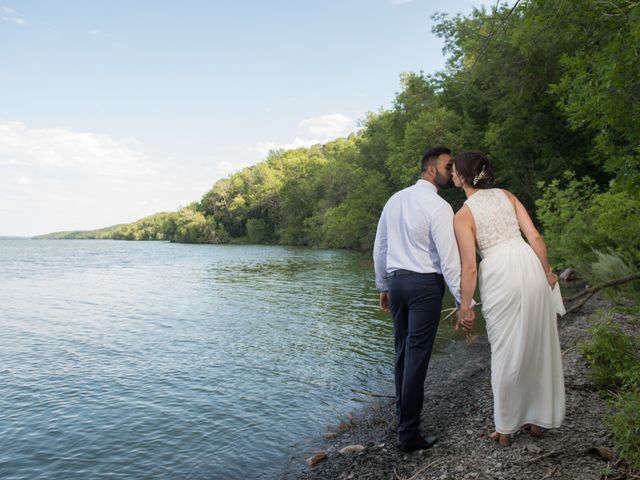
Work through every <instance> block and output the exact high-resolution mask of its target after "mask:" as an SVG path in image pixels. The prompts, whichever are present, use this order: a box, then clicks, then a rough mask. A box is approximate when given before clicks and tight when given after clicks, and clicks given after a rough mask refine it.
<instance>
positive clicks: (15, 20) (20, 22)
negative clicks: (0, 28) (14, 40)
mask: <svg viewBox="0 0 640 480" xmlns="http://www.w3.org/2000/svg"><path fill="white" fill-rule="evenodd" d="M2 20H3V21H5V22H12V23H15V24H18V25H26V23H27V22H25V21H24V18H21V17H2Z"/></svg>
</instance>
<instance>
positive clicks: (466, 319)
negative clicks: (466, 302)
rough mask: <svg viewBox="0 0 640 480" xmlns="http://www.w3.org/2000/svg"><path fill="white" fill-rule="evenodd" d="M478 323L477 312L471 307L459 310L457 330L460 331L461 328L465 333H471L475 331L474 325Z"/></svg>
mask: <svg viewBox="0 0 640 480" xmlns="http://www.w3.org/2000/svg"><path fill="white" fill-rule="evenodd" d="M475 322H476V312H475V310H474V309H473V308H471V307H460V308H459V309H458V321H457V322H456V327H455V328H456V330H460V327H462V329H463V330H464V331H465V332H470V331H471V330H472V329H473V324H474V323H475Z"/></svg>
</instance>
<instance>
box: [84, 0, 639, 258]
mask: <svg viewBox="0 0 640 480" xmlns="http://www.w3.org/2000/svg"><path fill="white" fill-rule="evenodd" d="M434 19H435V20H436V26H435V27H434V29H433V32H434V33H435V34H436V35H437V36H439V37H440V38H441V39H442V40H443V41H444V45H445V47H444V51H443V55H445V57H446V59H447V67H446V68H445V70H444V71H441V72H436V73H430V74H426V73H424V72H410V73H402V74H401V76H400V79H401V87H400V91H399V92H397V93H396V95H395V99H394V102H393V104H392V106H391V107H390V108H388V109H381V110H380V111H378V112H372V113H369V114H368V115H367V116H366V118H363V119H362V121H361V128H360V130H359V131H358V132H357V133H354V134H352V135H350V136H349V137H347V138H340V139H337V140H334V141H332V142H329V143H326V144H322V145H315V146H312V147H310V148H302V149H297V150H287V151H282V150H281V151H271V152H270V153H269V155H268V157H267V158H266V159H265V160H264V161H262V162H260V163H258V164H256V165H254V166H251V167H248V168H245V169H243V170H242V171H239V172H237V173H235V174H233V175H230V176H229V177H228V178H225V179H222V180H219V181H217V182H216V183H215V184H214V185H213V186H212V188H211V189H210V190H209V191H207V192H206V193H205V194H204V195H203V197H202V198H201V199H200V201H197V202H194V203H192V204H191V205H188V206H187V207H184V208H182V209H180V210H178V211H176V212H168V213H158V214H155V215H152V216H150V217H146V218H143V219H141V220H138V221H137V222H134V223H132V224H128V225H122V226H117V227H116V228H111V229H107V230H104V231H102V232H101V233H99V234H96V236H99V237H102V238H104V237H107V238H114V239H126V240H169V241H174V242H188V243H228V242H233V243H258V244H286V245H306V246H311V247H321V248H342V249H356V250H363V251H367V250H369V249H371V247H372V242H373V239H374V236H375V230H376V224H377V220H378V216H379V214H380V211H381V209H382V207H383V205H384V203H385V202H386V200H387V199H388V198H389V196H390V195H391V194H392V193H393V192H395V191H397V190H399V189H402V188H404V187H406V186H408V185H410V184H412V183H414V182H415V181H416V179H417V178H418V176H419V161H420V158H421V156H422V153H423V152H424V150H425V149H426V148H427V147H430V146H447V147H449V148H451V149H452V150H453V152H454V155H455V153H457V152H461V151H464V150H470V149H471V150H480V151H483V152H485V153H486V154H488V156H489V158H490V159H491V161H492V164H493V167H494V170H495V172H496V173H497V179H496V180H497V182H496V185H497V186H499V187H501V188H506V189H509V190H511V191H512V192H514V193H515V194H516V195H517V196H518V197H519V198H520V199H521V200H522V201H523V203H524V204H525V205H526V206H527V208H528V209H529V210H530V212H531V213H532V215H533V217H534V218H535V221H536V222H537V224H538V225H539V226H540V227H541V229H542V230H543V232H544V235H545V238H546V239H547V243H548V244H549V248H550V255H551V260H552V262H553V264H554V266H556V267H562V266H569V265H571V266H574V267H578V268H583V267H584V266H586V265H592V264H594V262H595V263H597V262H598V261H611V258H614V260H613V261H616V262H622V264H624V265H626V266H627V267H628V268H632V267H633V266H635V265H638V264H639V263H640V246H639V242H638V238H640V220H639V219H640V194H639V192H640V61H639V60H640V58H639V57H640V55H639V50H640V3H639V2H637V1H630V0H613V1H609V0H607V1H604V0H575V1H566V0H530V1H518V2H515V3H514V4H513V5H510V6H508V5H501V6H497V7H494V8H490V9H484V8H482V9H475V10H473V12H472V13H470V14H468V15H462V14H459V15H457V16H453V17H451V16H447V15H442V14H436V15H435V16H434ZM443 195H444V197H445V198H446V199H447V200H448V201H450V202H451V203H452V205H453V207H454V210H456V209H457V208H458V207H459V206H460V204H461V202H462V200H463V198H462V195H461V192H455V191H446V192H444V193H443ZM603 259H604V260H603ZM607 259H608V260H607Z"/></svg>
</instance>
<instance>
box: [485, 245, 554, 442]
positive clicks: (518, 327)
mask: <svg viewBox="0 0 640 480" xmlns="http://www.w3.org/2000/svg"><path fill="white" fill-rule="evenodd" d="M481 253H482V257H483V260H482V261H481V262H480V267H479V271H478V281H479V286H480V297H481V301H482V314H483V315H484V318H485V321H486V324H487V335H488V337H489V342H490V343H491V387H492V389H493V402H494V403H493V406H494V419H495V427H496V431H498V432H499V433H504V434H507V433H514V432H516V431H517V430H518V429H519V428H520V427H522V426H523V425H524V424H527V423H532V424H535V425H539V426H541V427H544V428H555V427H559V426H560V424H561V423H562V420H563V419H564V414H565V395H564V378H563V374H562V356H561V352H560V341H559V339H558V325H557V319H556V310H555V306H554V304H553V301H552V296H551V289H550V288H549V283H548V282H547V279H546V276H545V273H544V270H543V268H542V265H541V264H540V260H538V257H537V256H536V254H535V252H534V251H533V250H532V249H531V247H530V246H529V245H528V244H527V243H526V242H525V241H524V240H523V239H522V238H520V237H517V238H513V239H511V240H508V241H506V242H502V243H500V244H498V245H494V246H493V247H490V248H487V249H485V250H483V251H482V252H481Z"/></svg>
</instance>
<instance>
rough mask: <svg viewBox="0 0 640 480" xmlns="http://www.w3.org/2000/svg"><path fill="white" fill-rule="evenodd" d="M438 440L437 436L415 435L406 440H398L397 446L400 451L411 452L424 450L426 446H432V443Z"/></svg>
mask: <svg viewBox="0 0 640 480" xmlns="http://www.w3.org/2000/svg"><path fill="white" fill-rule="evenodd" d="M437 441H438V438H437V437H423V436H422V435H417V436H416V437H415V438H413V439H412V440H409V441H408V442H398V448H399V449H400V451H402V452H412V451H414V450H426V449H427V448H431V447H433V445H434V444H435V443H436V442H437Z"/></svg>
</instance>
